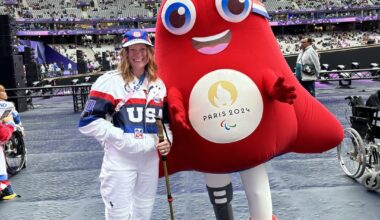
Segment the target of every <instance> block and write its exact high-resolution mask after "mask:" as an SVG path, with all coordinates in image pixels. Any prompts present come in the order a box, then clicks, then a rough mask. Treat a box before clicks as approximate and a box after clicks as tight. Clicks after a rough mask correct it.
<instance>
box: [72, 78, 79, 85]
mask: <svg viewBox="0 0 380 220" xmlns="http://www.w3.org/2000/svg"><path fill="white" fill-rule="evenodd" d="M78 82H79V79H73V80H71V85H76V84H78Z"/></svg>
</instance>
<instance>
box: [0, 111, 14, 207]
mask: <svg viewBox="0 0 380 220" xmlns="http://www.w3.org/2000/svg"><path fill="white" fill-rule="evenodd" d="M14 127H15V123H14V121H13V117H12V115H9V116H8V117H5V118H3V119H2V121H1V123H0V142H1V144H0V200H10V199H13V198H15V197H16V196H17V194H16V193H15V192H14V191H13V188H12V186H11V183H10V182H9V181H8V174H7V167H6V161H5V155H4V151H3V144H4V143H5V142H6V141H8V140H9V139H10V138H11V137H12V134H13V131H14Z"/></svg>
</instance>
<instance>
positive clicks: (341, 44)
mask: <svg viewBox="0 0 380 220" xmlns="http://www.w3.org/2000/svg"><path fill="white" fill-rule="evenodd" d="M308 36H309V37H311V38H313V39H314V46H315V47H316V49H317V50H318V51H324V50H333V49H342V48H348V47H357V46H363V45H369V44H380V33H377V32H363V31H344V32H343V31H334V32H316V33H309V34H308ZM276 37H277V42H278V43H279V46H280V48H281V50H282V52H283V54H284V55H288V54H296V53H298V50H299V41H300V39H301V38H302V37H303V35H276Z"/></svg>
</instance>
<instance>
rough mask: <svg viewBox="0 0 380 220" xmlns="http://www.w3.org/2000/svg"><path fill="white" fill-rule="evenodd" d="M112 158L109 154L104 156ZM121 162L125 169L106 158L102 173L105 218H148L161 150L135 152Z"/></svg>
mask: <svg viewBox="0 0 380 220" xmlns="http://www.w3.org/2000/svg"><path fill="white" fill-rule="evenodd" d="M113 153H115V152H113ZM111 158H112V155H109V154H108V155H105V157H104V160H110V159H111ZM113 159H115V158H113ZM113 162H115V161H113ZM120 162H121V164H123V165H124V167H123V169H120V167H119V169H118V170H115V169H113V168H112V167H108V166H107V163H105V162H104V161H103V166H102V170H101V173H100V177H99V178H100V182H101V186H100V193H101V195H102V198H103V202H104V204H105V216H106V219H107V220H149V219H150V216H151V214H152V209H153V205H154V199H155V197H156V192H157V183H158V162H159V160H158V154H157V152H156V151H150V152H147V153H136V154H133V155H127V156H126V157H125V158H124V161H120Z"/></svg>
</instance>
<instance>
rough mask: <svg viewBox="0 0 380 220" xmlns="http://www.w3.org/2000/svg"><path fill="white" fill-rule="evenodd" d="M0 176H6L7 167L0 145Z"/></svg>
mask: <svg viewBox="0 0 380 220" xmlns="http://www.w3.org/2000/svg"><path fill="white" fill-rule="evenodd" d="M0 176H2V177H6V176H7V165H6V162H5V155H4V149H3V146H2V145H0ZM0 180H1V178H0Z"/></svg>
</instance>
